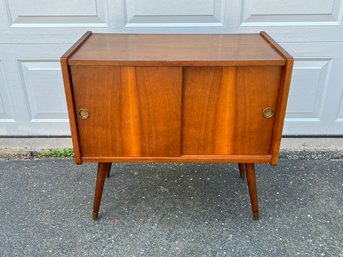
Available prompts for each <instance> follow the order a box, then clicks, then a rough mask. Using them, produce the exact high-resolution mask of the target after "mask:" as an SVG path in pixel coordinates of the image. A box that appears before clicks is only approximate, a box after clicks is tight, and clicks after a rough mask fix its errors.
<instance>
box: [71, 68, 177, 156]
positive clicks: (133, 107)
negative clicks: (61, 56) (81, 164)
mask: <svg viewBox="0 0 343 257" xmlns="http://www.w3.org/2000/svg"><path fill="white" fill-rule="evenodd" d="M72 72H73V85H74V92H75V105H76V110H79V109H81V108H85V109H87V110H88V111H89V113H90V116H89V118H88V119H86V120H82V119H80V118H78V119H77V123H78V130H79V135H80V144H81V149H82V156H83V157H139V156H143V157H144V156H179V155H180V130H181V129H180V126H181V125H180V123H181V122H180V120H181V75H182V74H181V69H180V68H173V67H171V68H164V67H162V68H150V67H142V68H135V67H116V66H72Z"/></svg>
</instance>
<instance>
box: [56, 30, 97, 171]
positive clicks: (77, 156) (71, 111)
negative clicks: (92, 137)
mask: <svg viewBox="0 0 343 257" xmlns="http://www.w3.org/2000/svg"><path fill="white" fill-rule="evenodd" d="M91 34H92V33H91V32H89V31H88V32H86V33H85V34H84V35H83V36H82V37H81V38H80V39H79V40H78V41H76V42H75V44H73V45H72V47H71V48H69V49H68V51H67V52H66V53H65V54H64V55H63V56H62V57H61V60H60V61H61V68H62V75H63V84H64V92H65V96H66V102H67V108H68V116H69V124H70V130H71V134H72V142H73V148H74V160H75V162H76V164H81V163H82V160H81V149H80V142H79V136H78V132H77V125H76V124H77V122H76V116H75V106H74V93H73V88H72V82H71V74H70V67H69V66H68V58H69V56H70V55H72V54H73V53H74V52H76V51H77V49H78V48H79V47H80V46H81V45H82V44H83V43H84V42H85V41H86V40H87V38H88V37H89V36H90V35H91Z"/></svg>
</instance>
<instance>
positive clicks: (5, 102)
mask: <svg viewBox="0 0 343 257" xmlns="http://www.w3.org/2000/svg"><path fill="white" fill-rule="evenodd" d="M13 121H14V120H13V119H12V113H11V105H10V101H9V95H8V83H7V80H6V77H5V72H4V67H3V61H2V60H1V59H0V123H1V122H13Z"/></svg>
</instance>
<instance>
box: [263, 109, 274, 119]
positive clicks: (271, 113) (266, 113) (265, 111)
mask: <svg viewBox="0 0 343 257" xmlns="http://www.w3.org/2000/svg"><path fill="white" fill-rule="evenodd" d="M262 113H263V117H265V118H266V119H270V118H272V117H273V116H274V109H273V108H272V107H267V108H264V109H263V112H262Z"/></svg>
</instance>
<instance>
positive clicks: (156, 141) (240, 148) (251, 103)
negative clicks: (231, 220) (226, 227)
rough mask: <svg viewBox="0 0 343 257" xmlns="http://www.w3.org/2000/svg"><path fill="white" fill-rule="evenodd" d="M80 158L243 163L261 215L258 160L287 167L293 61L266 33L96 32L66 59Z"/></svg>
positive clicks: (102, 166) (104, 167) (100, 179)
mask: <svg viewBox="0 0 343 257" xmlns="http://www.w3.org/2000/svg"><path fill="white" fill-rule="evenodd" d="M61 64H62V71H63V79H64V86H65V93H66V99H67V105H68V113H69V119H70V126H71V132H72V139H73V146H74V154H75V161H76V163H77V164H81V163H82V162H98V175H97V181H96V189H95V198H94V208H93V218H95V219H96V218H97V216H98V212H99V207H100V201H101V195H102V190H103V185H104V181H105V177H106V174H107V175H108V176H109V172H110V169H111V163H112V162H126V161H134V162H147V161H149V162H237V163H239V170H240V174H241V177H244V174H245V173H246V176H247V181H248V187H249V193H250V199H251V205H252V212H253V216H254V217H255V218H257V217H258V204H257V192H256V182H255V171H254V163H270V164H273V165H276V164H277V160H278V153H279V148H280V140H281V134H282V127H283V122H284V116H285V110H286V103H287V96H288V91H289V85H290V79H291V73H292V66H293V58H292V57H291V56H290V55H289V54H288V53H287V52H286V51H285V50H283V49H282V48H281V47H280V46H279V45H278V44H277V43H276V42H275V41H273V40H272V39H271V38H270V37H269V36H268V35H267V34H266V33H265V32H261V33H260V34H231V35H228V34H225V35H144V34H141V35H137V34H96V33H94V34H93V33H91V32H87V33H86V34H85V35H83V36H82V37H81V38H80V40H79V41H77V42H76V43H75V44H74V45H73V46H72V47H71V48H70V49H69V50H68V51H67V52H66V53H65V54H64V55H63V56H62V58H61Z"/></svg>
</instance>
